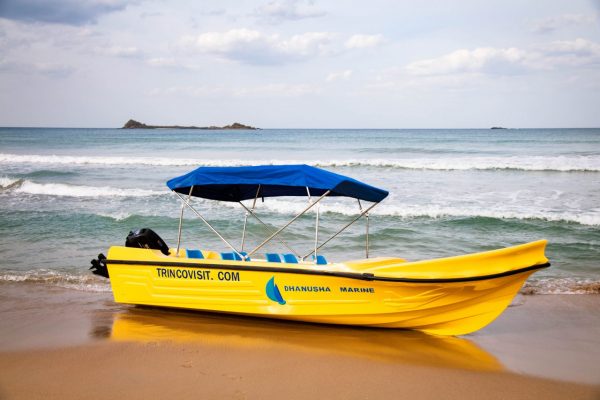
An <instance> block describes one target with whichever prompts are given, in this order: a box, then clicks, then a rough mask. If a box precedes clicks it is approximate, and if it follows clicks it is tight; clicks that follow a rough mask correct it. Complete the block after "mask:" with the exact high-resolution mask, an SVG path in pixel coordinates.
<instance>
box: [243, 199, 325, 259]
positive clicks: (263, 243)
mask: <svg viewBox="0 0 600 400" xmlns="http://www.w3.org/2000/svg"><path fill="white" fill-rule="evenodd" d="M329 193H331V190H328V191H326V192H325V193H323V195H322V196H321V197H319V198H318V199H317V200H316V201H315V202H314V203H311V204H310V205H309V206H308V207H306V208H305V209H304V210H302V212H301V213H300V214H298V215H296V216H295V217H294V218H292V219H291V220H290V221H289V222H288V223H287V224H285V225H284V226H282V227H281V228H279V229H278V230H277V232H275V233H273V234H272V235H271V236H269V237H268V238H266V239H265V240H264V241H263V242H262V243H261V244H259V245H258V247H256V248H255V249H254V250H252V251H251V252H250V253H248V257H250V256H251V255H252V254H254V253H256V252H257V251H258V250H259V249H260V248H261V247H263V246H264V245H265V244H267V243H268V242H269V241H270V240H271V239H273V238H274V237H275V236H277V235H279V234H280V233H281V231H283V230H284V229H285V228H287V227H288V226H290V225H291V224H292V223H293V222H294V221H295V220H297V219H298V218H300V217H301V216H302V215H304V213H306V212H307V211H308V210H310V209H311V208H312V207H313V206H314V205H315V204H317V203H318V202H320V201H321V200H323V199H324V198H325V197H326V196H327V195H328V194H329ZM308 254H312V251H311V252H310V253H308Z"/></svg>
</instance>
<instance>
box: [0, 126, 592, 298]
mask: <svg viewBox="0 0 600 400" xmlns="http://www.w3.org/2000/svg"><path fill="white" fill-rule="evenodd" d="M287 163H305V164H310V165H316V166H319V167H322V168H326V169H328V170H331V171H334V172H337V173H341V174H345V175H349V176H352V177H354V178H357V179H359V180H363V181H365V182H367V183H370V184H372V185H375V186H378V187H381V188H384V189H387V190H389V191H390V196H389V197H388V198H387V199H386V200H384V202H383V203H382V204H380V205H379V206H378V207H376V208H375V209H374V210H373V212H372V214H371V227H370V232H371V237H370V239H371V255H372V256H398V257H403V258H406V259H409V260H417V259H424V258H431V257H443V256H450V255H457V254H464V253H468V252H476V251H483V250H489V249H494V248H498V247H503V246H510V245H515V244H519V243H523V242H527V241H531V240H537V239H540V238H545V239H548V240H549V245H548V250H547V255H548V256H549V258H550V259H551V262H552V268H550V269H547V270H544V271H542V272H540V273H537V274H536V275H534V277H532V279H530V281H529V283H528V284H527V286H526V289H525V292H527V293H532V294H536V293H544V294H549V293H598V292H600V263H599V262H598V260H599V259H600V129H524V130H516V129H515V130H513V129H511V130H487V129H486V130H475V129H473V130H471V129H469V130H349V129H340V130H302V129H288V130H277V129H266V130H258V131H195V130H168V129H165V130H162V129H161V130H120V129H42V128H0V235H1V237H2V238H3V239H2V241H0V281H13V282H24V283H40V284H48V285H59V286H65V287H72V288H76V289H80V290H94V291H97V290H99V291H104V290H109V286H108V284H107V283H106V281H103V280H102V279H101V278H98V277H95V276H92V275H91V274H89V272H88V271H87V267H88V265H89V260H90V259H91V258H93V257H95V256H96V255H97V254H98V253H99V252H106V250H107V248H108V246H110V245H112V244H122V243H123V242H124V240H125V236H126V235H127V233H128V232H129V230H131V229H135V228H140V227H150V228H152V229H154V230H155V231H157V232H158V233H159V235H161V236H162V237H163V238H164V239H165V240H166V241H167V243H169V244H170V245H171V246H174V245H175V244H176V238H177V227H178V217H179V211H180V207H179V203H178V199H177V198H176V197H175V196H174V195H172V194H171V193H170V192H169V191H168V189H167V188H166V186H165V182H166V181H167V180H168V179H170V178H172V177H175V176H178V175H181V174H183V173H186V172H188V171H189V170H191V169H193V168H195V167H197V166H200V165H254V164H287ZM194 204H196V206H197V208H198V209H199V210H201V211H202V212H204V214H205V216H206V217H208V219H209V220H210V221H211V223H214V225H215V226H216V227H217V228H218V229H220V230H221V231H222V232H223V234H224V236H225V237H227V238H228V239H231V241H232V242H233V243H235V244H237V245H239V243H240V239H241V227H242V224H243V219H244V211H243V210H242V208H241V207H239V205H236V204H234V205H231V204H222V203H215V202H212V201H205V200H197V201H196V202H195V203H194ZM305 205H306V199H290V198H282V199H266V200H265V202H264V203H262V202H259V204H258V206H257V212H258V214H259V215H260V216H261V217H264V218H263V219H264V220H266V221H269V222H271V223H272V224H273V226H278V225H282V224H283V223H284V222H285V221H286V220H287V219H289V218H290V217H291V216H292V214H293V213H294V212H296V211H299V210H300V209H302V208H303V207H304V206H305ZM357 211H358V205H357V204H356V201H352V200H350V199H338V198H331V199H327V200H326V201H325V203H324V204H323V206H322V207H321V212H322V214H321V221H320V222H321V225H322V228H323V232H322V234H321V237H322V238H326V237H327V234H328V233H333V232H334V229H335V227H338V226H339V225H340V224H343V223H345V222H348V221H350V220H351V218H352V215H354V214H355V213H356V212H357ZM186 215H187V217H188V218H187V219H186V220H185V223H184V235H183V244H184V245H185V246H187V247H192V248H205V249H214V250H219V251H225V250H227V249H226V248H225V247H224V245H223V244H222V243H221V242H220V241H219V239H218V238H216V237H215V236H214V235H213V234H212V233H211V232H210V231H208V229H207V228H206V227H205V226H203V224H202V223H201V222H200V221H199V220H197V219H196V218H195V217H194V216H193V215H191V214H186ZM291 228H292V229H290V230H289V232H288V233H286V234H284V236H283V237H284V238H285V240H286V241H287V242H289V243H290V244H291V245H292V246H293V247H295V248H297V249H298V250H299V251H300V252H302V253H305V252H308V251H309V250H310V249H311V248H312V245H313V243H312V240H313V235H314V214H309V215H307V216H306V217H305V218H302V219H301V220H299V221H297V223H295V224H294V225H292V227H291ZM364 228H365V226H364V222H362V221H361V222H359V223H358V224H357V225H356V226H354V227H352V228H351V229H349V230H348V231H347V232H345V233H344V234H343V235H341V236H340V237H339V240H335V241H333V242H331V244H330V245H328V246H327V247H325V248H324V249H323V254H325V255H326V256H327V258H328V259H329V260H333V261H342V260H345V259H348V258H359V257H363V256H364ZM265 235H266V232H265V231H264V230H263V229H262V228H261V227H260V226H259V225H258V224H257V223H255V222H253V221H251V220H249V237H248V240H249V242H248V244H247V246H248V247H251V245H252V244H255V245H256V244H258V243H260V242H261V241H262V239H263V238H264V237H265ZM280 250H281V248H279V247H278V246H276V245H272V246H270V247H267V248H266V249H265V251H280Z"/></svg>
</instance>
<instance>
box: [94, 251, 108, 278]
mask: <svg viewBox="0 0 600 400" xmlns="http://www.w3.org/2000/svg"><path fill="white" fill-rule="evenodd" d="M90 269H91V270H92V272H93V273H94V274H96V275H100V276H103V277H105V278H108V267H107V266H106V257H105V256H104V254H102V253H100V254H98V259H97V260H96V259H94V260H92V266H91V267H90Z"/></svg>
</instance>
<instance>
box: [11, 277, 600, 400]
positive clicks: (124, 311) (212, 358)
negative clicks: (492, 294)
mask: <svg viewBox="0 0 600 400" xmlns="http://www.w3.org/2000/svg"><path fill="white" fill-rule="evenodd" d="M515 304H516V305H515V306H512V307H510V308H509V309H508V310H507V311H506V312H505V313H504V314H503V315H502V316H501V317H500V318H499V319H498V320H497V321H495V322H494V323H493V324H491V325H490V326H489V327H487V328H485V329H484V330H482V331H479V332H477V333H475V334H472V335H468V336H465V337H461V338H457V337H450V338H443V337H433V336H429V335H425V334H421V333H418V332H410V331H398V330H382V329H360V328H342V327H334V326H322V325H313V324H302V323H289V322H280V321H273V320H266V319H253V318H239V317H235V316H223V315H217V314H209V313H197V312H181V311H165V310H161V309H156V308H144V307H132V306H124V305H117V304H115V303H113V302H112V296H111V294H110V293H90V292H80V291H75V290H68V289H60V288H56V287H54V288H49V287H47V286H43V285H33V284H0V319H1V321H2V323H0V370H1V371H3V372H2V374H0V398H2V399H5V398H7V399H13V398H15V399H17V398H23V399H33V398H61V399H62V398H91V399H94V398H109V397H122V398H131V399H136V398H161V397H167V396H169V397H172V396H178V397H179V398H192V397H193V398H199V397H200V398H233V399H238V398H239V399H242V398H275V397H277V398H282V397H284V398H302V399H305V398H308V397H309V396H310V397H319V398H342V397H344V398H399V397H402V398H406V397H408V396H410V397H412V398H426V399H427V398H432V399H433V398H436V399H439V398H459V397H460V398H466V399H469V398H478V399H479V398H482V397H485V398H499V399H500V398H549V399H577V398H581V399H597V398H600V372H598V370H597V364H598V361H600V296H597V295H569V296H521V297H519V298H518V299H517V300H516V302H515ZM484 394H485V395H484Z"/></svg>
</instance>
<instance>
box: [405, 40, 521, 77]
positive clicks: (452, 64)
mask: <svg viewBox="0 0 600 400" xmlns="http://www.w3.org/2000/svg"><path fill="white" fill-rule="evenodd" d="M527 57H528V54H527V53H526V52H525V51H523V50H520V49H517V48H514V47H511V48H506V49H496V48H492V47H482V48H477V49H474V50H467V49H460V50H456V51H453V52H452V53H449V54H446V55H444V56H441V57H438V58H432V59H426V60H420V61H415V62H413V63H410V64H408V65H407V66H406V70H407V71H408V72H409V73H410V74H413V75H445V74H454V73H466V72H494V71H497V72H501V71H507V70H511V71H514V69H515V68H517V69H520V68H522V67H523V66H524V65H525V64H526V63H527Z"/></svg>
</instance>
